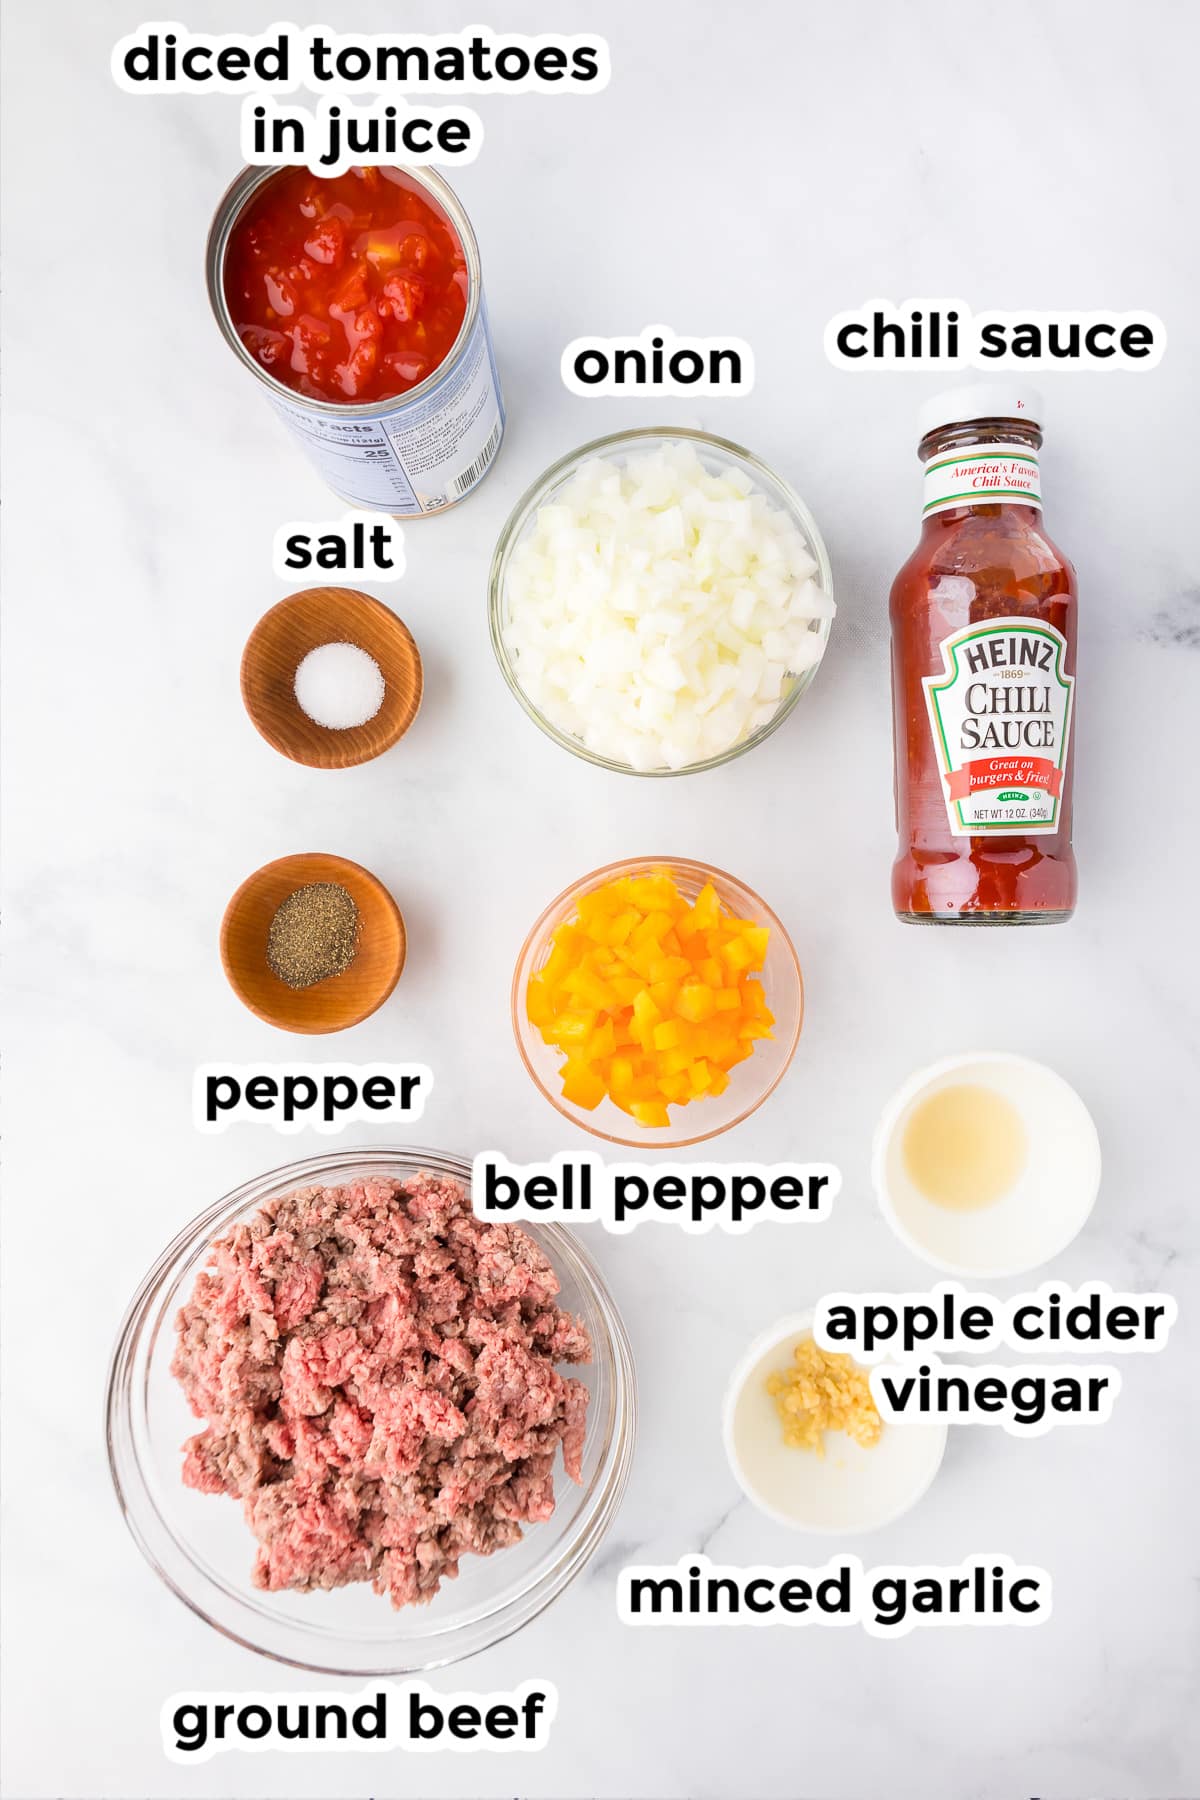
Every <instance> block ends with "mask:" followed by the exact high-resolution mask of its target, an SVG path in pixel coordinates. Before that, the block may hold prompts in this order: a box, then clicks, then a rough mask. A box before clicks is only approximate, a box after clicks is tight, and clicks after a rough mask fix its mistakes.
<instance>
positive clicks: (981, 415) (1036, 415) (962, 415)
mask: <svg viewBox="0 0 1200 1800" xmlns="http://www.w3.org/2000/svg"><path fill="white" fill-rule="evenodd" d="M1042 417H1043V406H1042V396H1041V395H1040V394H1039V393H1038V391H1037V389H1036V388H1031V387H1018V386H1017V384H1016V383H1015V382H1012V381H977V382H974V383H973V384H972V385H971V386H970V387H958V388H947V389H946V391H945V393H942V394H935V395H934V396H933V398H932V400H926V402H925V404H924V406H922V408H921V409H920V411H919V412H918V414H917V424H918V426H919V427H920V432H921V436H922V437H923V438H924V437H928V435H929V433H930V432H931V431H936V430H937V429H938V428H939V426H942V425H961V424H965V423H967V422H968V421H969V420H971V419H1026V420H1028V421H1030V423H1032V424H1034V425H1040V424H1041V422H1042Z"/></svg>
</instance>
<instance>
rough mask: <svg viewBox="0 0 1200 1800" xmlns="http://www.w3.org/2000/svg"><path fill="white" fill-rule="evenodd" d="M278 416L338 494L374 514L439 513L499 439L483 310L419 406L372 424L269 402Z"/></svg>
mask: <svg viewBox="0 0 1200 1800" xmlns="http://www.w3.org/2000/svg"><path fill="white" fill-rule="evenodd" d="M272 399H273V404H274V406H275V410H276V412H278V413H279V415H280V417H281V418H282V419H283V420H284V422H285V423H286V424H287V426H288V428H289V429H290V430H291V431H292V433H293V434H294V436H295V437H296V438H297V439H298V440H299V442H300V443H301V445H302V446H303V448H304V451H305V453H306V455H307V456H308V457H309V459H310V461H311V462H312V463H313V464H314V465H315V466H316V468H317V470H318V472H319V474H320V475H321V476H322V478H323V479H324V480H325V481H327V482H328V483H329V485H330V487H331V488H333V490H334V491H335V493H338V494H340V495H341V496H342V497H343V499H345V500H349V501H350V502H351V503H352V504H353V505H356V506H365V507H370V508H373V509H374V510H376V511H378V512H389V513H408V514H420V513H430V512H440V511H441V509H442V508H443V507H445V506H447V505H449V504H451V503H452V502H453V501H455V500H460V499H461V498H462V496H463V495H464V494H466V493H468V492H469V491H470V490H471V488H473V487H474V485H475V483H476V482H477V481H478V480H479V479H480V478H481V476H482V475H483V474H484V473H485V471H486V470H487V469H488V467H489V466H490V464H491V461H492V458H493V457H494V456H495V454H496V451H497V450H498V449H499V447H500V440H501V438H502V436H503V434H504V403H503V400H502V399H501V397H500V383H499V379H498V378H497V375H496V362H495V357H494V354H493V351H492V340H491V332H490V330H489V328H488V321H487V313H486V310H485V309H484V307H483V306H482V305H481V306H480V310H479V316H478V318H477V319H476V321H475V325H474V328H473V329H472V332H471V335H470V336H469V338H468V339H467V342H466V344H465V346H464V347H463V350H462V353H461V355H460V356H459V357H458V358H457V360H456V361H455V362H454V364H453V366H452V367H451V368H450V369H449V370H448V371H447V373H446V375H445V377H444V378H443V380H441V381H440V382H439V383H438V384H437V386H436V387H435V388H433V389H432V391H431V392H429V393H428V394H423V395H422V396H421V397H420V399H417V400H412V401H409V402H408V403H407V404H406V403H405V402H404V400H403V399H401V400H399V401H397V402H396V403H395V404H394V405H393V406H392V407H391V408H390V410H389V411H388V412H386V413H384V414H381V415H379V416H377V417H375V418H362V417H354V418H345V417H342V418H339V417H338V416H336V414H332V413H327V412H318V411H316V410H315V409H313V408H310V407H306V406H304V405H302V404H297V403H296V402H294V401H292V400H285V399H283V398H281V397H279V396H272Z"/></svg>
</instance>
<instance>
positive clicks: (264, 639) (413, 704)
mask: <svg viewBox="0 0 1200 1800" xmlns="http://www.w3.org/2000/svg"><path fill="white" fill-rule="evenodd" d="M422 686H423V676H422V670H421V657H420V652H419V651H418V649H417V646H416V644H415V643H414V641H413V636H412V633H411V632H410V631H409V629H408V626H407V625H406V624H405V623H404V621H403V620H402V619H398V618H397V617H396V614H395V613H394V612H392V611H391V610H390V608H388V607H386V606H384V604H383V602H382V601H380V600H374V599H372V597H371V596H370V594H362V593H359V591H358V590H357V588H338V587H315V588H305V589H303V591H302V592H300V593H298V594H290V595H289V596H288V598H287V599H286V600H281V601H279V603H278V605H276V606H273V607H272V608H271V610H270V612H267V613H264V614H263V616H262V618H261V619H260V620H259V621H258V624H257V625H256V626H255V627H254V630H253V631H252V632H251V633H250V636H249V638H248V640H247V642H246V648H245V650H244V651H243V652H242V700H243V702H244V703H245V707H246V711H247V712H248V713H249V715H250V718H251V720H252V722H253V723H254V725H255V727H256V728H257V730H258V731H259V732H260V733H261V735H262V736H263V737H265V738H266V740H267V742H268V744H270V745H271V746H272V748H273V749H275V750H278V751H279V753H280V754H281V755H282V756H287V757H290V758H291V760H292V761H293V762H298V763H304V764H306V765H307V766H308V767H309V768H311V769H349V768H353V767H354V766H355V764H357V763H365V762H370V761H371V760H372V759H373V758H374V757H376V756H381V755H382V754H383V752H384V751H385V750H390V749H391V747H392V745H393V744H395V743H398V742H399V740H400V739H401V738H402V737H403V736H404V734H405V732H406V731H407V730H408V728H409V726H410V725H411V724H412V722H413V720H414V719H415V718H416V716H417V709H418V708H419V706H420V704H421V690H422Z"/></svg>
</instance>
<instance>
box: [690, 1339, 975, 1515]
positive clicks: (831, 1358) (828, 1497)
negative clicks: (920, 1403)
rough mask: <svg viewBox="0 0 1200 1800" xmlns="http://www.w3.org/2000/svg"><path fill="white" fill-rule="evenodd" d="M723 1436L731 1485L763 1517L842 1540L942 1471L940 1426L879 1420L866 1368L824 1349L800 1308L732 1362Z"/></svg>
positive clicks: (910, 1502)
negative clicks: (892, 1422) (838, 1536)
mask: <svg viewBox="0 0 1200 1800" xmlns="http://www.w3.org/2000/svg"><path fill="white" fill-rule="evenodd" d="M724 1437H725V1454H726V1455H727V1456H728V1458H729V1464H730V1467H731V1468H732V1470H733V1473H734V1476H735V1478H736V1480H737V1483H738V1486H739V1487H740V1488H741V1489H742V1492H743V1493H744V1494H745V1495H746V1497H747V1499H749V1500H752V1501H753V1502H754V1504H755V1506H757V1507H758V1508H759V1510H760V1511H761V1512H764V1513H766V1515H767V1516H768V1518H771V1519H776V1520H778V1522H779V1523H780V1524H781V1525H790V1526H791V1527H793V1529H795V1530H797V1531H812V1532H820V1533H824V1534H828V1535H833V1534H835V1533H836V1534H839V1535H845V1534H846V1533H850V1532H856V1531H877V1530H878V1529H879V1528H880V1526H882V1525H889V1524H891V1522H892V1520H893V1519H898V1518H899V1517H900V1515H901V1514H902V1513H906V1512H907V1511H908V1510H909V1508H910V1507H912V1506H915V1505H916V1503H917V1501H918V1500H919V1499H920V1498H921V1497H922V1495H923V1494H924V1493H925V1492H926V1490H927V1489H928V1488H929V1486H930V1484H931V1482H932V1481H933V1478H934V1476H935V1475H936V1474H937V1472H938V1469H939V1467H940V1466H941V1461H942V1455H943V1452H944V1451H945V1448H946V1422H945V1420H944V1419H922V1420H919V1421H918V1420H914V1421H913V1422H912V1423H911V1424H910V1423H904V1424H885V1423H884V1422H883V1421H882V1420H881V1419H880V1417H879V1413H878V1411H877V1409H876V1406H875V1402H874V1400H873V1399H872V1398H871V1390H870V1387H869V1385H868V1371H867V1369H866V1367H865V1366H864V1365H863V1364H861V1363H859V1362H857V1361H856V1360H855V1359H854V1357H852V1356H848V1355H845V1354H844V1353H841V1352H837V1351H830V1350H823V1349H822V1348H821V1347H820V1346H819V1345H818V1344H817V1342H816V1340H815V1339H814V1337H813V1314H812V1313H811V1312H806V1313H797V1314H795V1315H793V1316H792V1317H790V1318H786V1319H780V1320H778V1321H777V1322H776V1323H775V1324H774V1325H772V1326H771V1328H770V1330H769V1331H765V1332H763V1333H762V1335H761V1336H760V1337H757V1338H756V1339H755V1340H754V1342H753V1343H752V1344H751V1346H750V1348H749V1349H748V1350H747V1351H746V1353H745V1355H744V1356H743V1357H742V1359H741V1361H740V1362H739V1363H738V1365H737V1367H736V1369H735V1370H734V1372H733V1375H732V1377H731V1379H730V1382H729V1387H728V1390H727V1392H726V1396H725V1409H724Z"/></svg>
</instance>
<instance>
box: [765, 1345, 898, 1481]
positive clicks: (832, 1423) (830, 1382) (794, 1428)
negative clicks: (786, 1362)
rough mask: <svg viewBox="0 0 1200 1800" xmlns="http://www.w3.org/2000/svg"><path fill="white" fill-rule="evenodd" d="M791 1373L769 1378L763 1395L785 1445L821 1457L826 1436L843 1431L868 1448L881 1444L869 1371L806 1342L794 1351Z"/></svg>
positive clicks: (831, 1351) (880, 1423)
mask: <svg viewBox="0 0 1200 1800" xmlns="http://www.w3.org/2000/svg"><path fill="white" fill-rule="evenodd" d="M792 1364H793V1366H792V1367H791V1368H790V1369H786V1370H784V1372H783V1373H782V1374H776V1375H768V1376H767V1392H768V1394H770V1396H771V1398H772V1399H773V1400H774V1402H775V1410H776V1412H777V1413H778V1414H779V1420H780V1423H781V1424H782V1426H783V1441H784V1443H785V1444H791V1445H794V1447H795V1448H796V1449H798V1450H815V1451H816V1453H817V1455H818V1456H824V1454H825V1433H826V1432H827V1431H844V1432H847V1433H848V1434H849V1436H850V1437H852V1438H853V1439H854V1441H855V1443H856V1444H861V1445H862V1446H863V1448H864V1449H868V1450H869V1449H870V1448H871V1446H872V1445H873V1444H877V1443H878V1442H879V1434H880V1432H881V1431H882V1430H883V1421H882V1420H881V1419H880V1417H879V1411H878V1409H877V1407H876V1405H875V1402H874V1400H873V1399H872V1398H871V1388H870V1384H869V1382H868V1379H867V1371H866V1370H865V1369H860V1368H859V1366H858V1364H857V1363H856V1362H855V1361H854V1360H853V1358H852V1357H849V1356H842V1355H840V1354H839V1353H838V1352H837V1351H834V1350H822V1349H821V1347H820V1345H819V1344H817V1342H816V1340H815V1339H813V1338H805V1339H804V1340H803V1342H802V1343H799V1344H797V1345H796V1348H795V1349H794V1350H793V1352H792Z"/></svg>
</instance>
